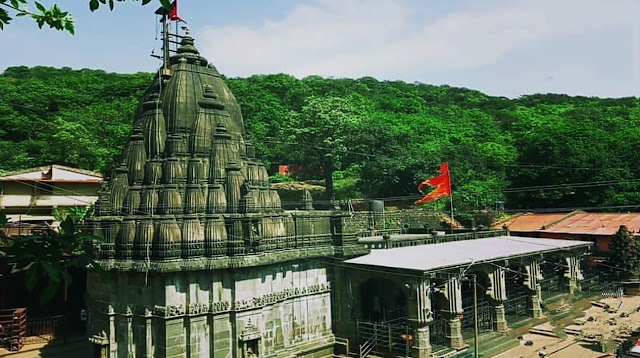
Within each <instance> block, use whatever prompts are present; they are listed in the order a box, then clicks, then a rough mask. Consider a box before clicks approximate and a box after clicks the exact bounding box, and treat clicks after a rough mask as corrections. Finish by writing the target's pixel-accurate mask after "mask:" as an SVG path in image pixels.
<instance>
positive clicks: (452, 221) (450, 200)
mask: <svg viewBox="0 0 640 358" xmlns="http://www.w3.org/2000/svg"><path fill="white" fill-rule="evenodd" d="M447 168H448V169H449V192H450V193H451V194H450V195H449V203H450V204H451V233H452V234H453V224H454V223H455V220H454V219H453V190H452V189H451V167H450V166H449V163H447Z"/></svg>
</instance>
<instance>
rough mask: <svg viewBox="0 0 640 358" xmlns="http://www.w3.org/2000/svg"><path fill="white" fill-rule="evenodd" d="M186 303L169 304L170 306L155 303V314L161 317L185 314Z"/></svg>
mask: <svg viewBox="0 0 640 358" xmlns="http://www.w3.org/2000/svg"><path fill="white" fill-rule="evenodd" d="M184 313H185V311H184V305H182V304H179V305H169V306H158V305H155V306H154V307H153V314H154V315H155V316H159V317H165V318H169V317H177V316H182V315H184Z"/></svg>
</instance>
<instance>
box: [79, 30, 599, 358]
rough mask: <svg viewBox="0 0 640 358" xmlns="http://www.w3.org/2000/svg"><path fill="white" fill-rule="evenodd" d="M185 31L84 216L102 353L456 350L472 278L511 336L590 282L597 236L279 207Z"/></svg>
mask: <svg viewBox="0 0 640 358" xmlns="http://www.w3.org/2000/svg"><path fill="white" fill-rule="evenodd" d="M179 38H180V46H179V47H178V48H177V50H176V51H175V54H174V55H172V56H165V59H167V60H166V61H165V65H164V66H163V68H162V69H160V70H159V71H158V74H157V75H156V77H155V79H154V81H153V83H152V84H151V86H150V87H149V88H148V89H147V91H146V92H145V94H144V96H143V98H142V100H141V102H140V105H139V106H138V109H137V113H136V115H135V121H134V124H133V129H132V131H131V133H130V136H129V139H128V142H127V144H126V146H125V148H124V151H123V154H122V156H121V158H120V160H119V162H118V163H117V167H116V168H115V170H114V171H113V173H112V175H111V178H110V180H109V182H108V184H105V185H104V186H103V187H102V189H101V191H100V195H99V199H98V201H97V203H96V208H95V209H96V210H95V211H96V216H95V217H94V218H92V219H90V220H89V221H88V226H89V227H91V232H92V233H93V234H94V235H96V236H98V237H100V238H101V239H100V240H99V241H98V240H96V241H97V243H96V244H95V246H94V248H95V255H96V257H97V261H99V262H100V263H101V266H102V267H103V268H104V271H105V272H104V274H103V275H101V274H99V273H98V272H96V271H95V270H94V271H91V272H89V275H88V282H87V297H86V302H87V306H88V311H89V317H88V321H89V322H88V334H89V340H90V341H91V342H92V343H93V349H94V352H93V353H94V356H96V357H109V358H119V357H158V358H160V357H223V358H239V357H331V356H333V354H334V352H337V353H341V354H346V353H351V355H355V356H360V357H366V356H367V355H372V354H376V355H378V356H404V357H422V358H426V357H444V356H452V355H454V354H458V353H464V351H465V350H468V347H469V344H468V343H467V341H468V336H465V333H464V332H466V331H468V329H469V325H470V322H471V321H470V317H473V314H472V313H471V312H473V309H474V308H473V306H472V305H470V303H469V302H470V299H471V297H472V294H471V293H470V292H472V290H470V286H469V282H470V281H469V280H468V278H469V277H470V275H473V277H474V282H476V281H477V282H480V285H479V286H477V287H480V288H481V289H478V291H479V292H478V301H479V302H478V303H477V306H478V307H479V308H478V309H479V314H478V315H479V316H480V317H481V323H482V324H481V325H480V332H486V331H493V332H494V333H496V334H502V335H504V334H505V332H507V331H508V330H509V326H510V325H511V322H515V321H514V320H513V317H515V319H522V318H523V317H540V316H541V315H542V314H543V311H542V308H541V302H542V301H543V299H544V298H545V295H548V294H560V292H570V293H576V292H579V291H580V288H581V283H582V284H584V285H586V283H583V282H584V281H585V280H584V276H583V275H582V273H581V265H580V261H581V257H582V256H583V255H584V253H585V252H586V251H588V249H589V246H590V245H591V243H588V242H581V241H567V240H546V239H534V238H518V237H511V236H508V232H507V233H505V232H504V231H503V230H497V231H484V232H476V231H469V232H463V233H457V234H451V235H445V234H443V233H441V232H436V231H430V232H426V231H424V230H423V231H422V232H420V231H419V230H418V231H415V232H411V228H410V227H409V228H408V227H403V228H402V229H399V228H398V229H397V230H396V229H392V230H388V231H386V232H385V234H384V235H380V232H373V231H372V230H371V229H370V228H369V229H367V228H366V227H359V226H358V225H357V223H358V217H357V216H356V217H353V215H351V216H350V215H348V214H346V213H344V212H341V211H339V210H314V209H313V205H312V199H311V197H310V196H309V195H308V193H306V194H305V195H302V198H301V199H300V200H301V203H303V205H301V206H300V207H299V210H295V211H284V210H282V205H281V204H282V203H281V201H280V197H279V196H278V193H277V192H275V191H274V190H271V189H270V188H269V183H268V175H267V171H266V170H265V167H264V165H263V164H262V163H261V162H260V161H259V160H258V159H257V158H256V157H255V148H254V146H253V145H252V144H251V143H250V141H249V140H247V137H246V133H245V129H244V124H243V119H242V115H241V113H240V108H239V106H238V103H237V102H236V99H235V98H234V96H233V94H232V93H231V92H230V91H229V88H228V87H227V86H226V85H225V83H224V80H223V78H222V77H221V75H220V74H219V73H218V71H217V70H216V68H215V67H214V66H213V65H211V64H209V63H208V61H207V60H206V59H205V58H203V57H202V56H200V55H199V53H198V50H197V49H196V48H195V47H194V39H193V38H192V37H191V36H189V35H185V36H179ZM352 214H353V213H352ZM422 224H423V223H419V224H417V225H418V226H416V228H421V227H422ZM394 230H395V231H394ZM505 234H506V236H505ZM477 287H476V288H477ZM505 337H507V336H506V335H505ZM507 338H508V337H507Z"/></svg>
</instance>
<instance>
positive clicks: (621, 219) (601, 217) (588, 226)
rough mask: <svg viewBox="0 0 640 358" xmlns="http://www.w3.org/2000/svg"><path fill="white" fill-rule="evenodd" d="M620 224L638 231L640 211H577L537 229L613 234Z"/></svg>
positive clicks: (639, 229)
mask: <svg viewBox="0 0 640 358" xmlns="http://www.w3.org/2000/svg"><path fill="white" fill-rule="evenodd" d="M620 225H625V226H626V227H627V228H628V229H629V231H636V232H637V231H640V213H622V214H618V213H578V214H575V215H572V216H570V217H568V218H566V219H564V220H562V221H560V222H559V223H557V224H555V225H553V226H552V227H550V228H548V229H546V230H538V231H540V232H553V233H565V234H588V235H607V236H609V235H614V234H615V233H616V232H617V231H618V229H619V228H620Z"/></svg>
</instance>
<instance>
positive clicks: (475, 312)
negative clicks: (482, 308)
mask: <svg viewBox="0 0 640 358" xmlns="http://www.w3.org/2000/svg"><path fill="white" fill-rule="evenodd" d="M471 277H472V278H473V328H474V336H473V343H474V345H475V349H474V352H475V353H474V354H473V356H474V357H475V358H478V354H479V353H478V295H477V292H476V291H477V287H478V285H477V281H476V280H477V276H476V275H475V274H472V275H471Z"/></svg>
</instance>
